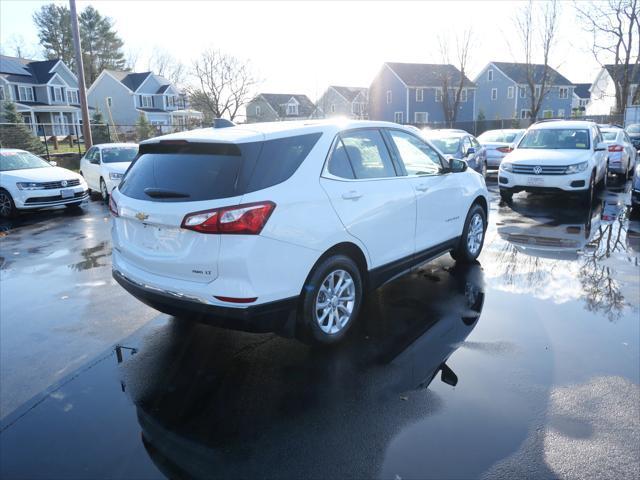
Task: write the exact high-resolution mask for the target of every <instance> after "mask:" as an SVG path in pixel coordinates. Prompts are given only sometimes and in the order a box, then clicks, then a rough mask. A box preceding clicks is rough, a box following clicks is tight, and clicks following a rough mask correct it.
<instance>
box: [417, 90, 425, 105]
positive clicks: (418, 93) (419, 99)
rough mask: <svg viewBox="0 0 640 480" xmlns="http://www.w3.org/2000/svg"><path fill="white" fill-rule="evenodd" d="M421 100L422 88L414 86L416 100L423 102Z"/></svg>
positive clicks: (422, 97) (422, 96) (422, 99)
mask: <svg viewBox="0 0 640 480" xmlns="http://www.w3.org/2000/svg"><path fill="white" fill-rule="evenodd" d="M423 101H424V89H423V88H416V102H423Z"/></svg>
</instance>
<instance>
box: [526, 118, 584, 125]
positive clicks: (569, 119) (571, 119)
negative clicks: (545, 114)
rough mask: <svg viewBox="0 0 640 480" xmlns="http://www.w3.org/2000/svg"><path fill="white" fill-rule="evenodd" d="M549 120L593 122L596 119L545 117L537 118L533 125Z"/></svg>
mask: <svg viewBox="0 0 640 480" xmlns="http://www.w3.org/2000/svg"><path fill="white" fill-rule="evenodd" d="M547 122H593V123H595V121H594V120H590V119H588V118H543V119H541V120H536V121H535V122H533V123H532V124H531V125H537V124H538V123H547Z"/></svg>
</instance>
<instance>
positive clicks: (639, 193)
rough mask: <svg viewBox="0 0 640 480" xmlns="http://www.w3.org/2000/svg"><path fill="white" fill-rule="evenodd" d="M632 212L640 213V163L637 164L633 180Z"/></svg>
mask: <svg viewBox="0 0 640 480" xmlns="http://www.w3.org/2000/svg"><path fill="white" fill-rule="evenodd" d="M631 213H633V214H637V213H640V163H639V164H638V165H636V168H635V170H634V172H633V180H631Z"/></svg>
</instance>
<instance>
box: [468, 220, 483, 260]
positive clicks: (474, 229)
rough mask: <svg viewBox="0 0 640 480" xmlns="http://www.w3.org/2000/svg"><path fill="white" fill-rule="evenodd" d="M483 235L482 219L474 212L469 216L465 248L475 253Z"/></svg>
mask: <svg viewBox="0 0 640 480" xmlns="http://www.w3.org/2000/svg"><path fill="white" fill-rule="evenodd" d="M483 237H484V221H483V220H482V216H481V215H480V214H479V213H475V214H474V215H473V217H471V222H470V223H469V231H468V232H467V248H468V249H469V253H471V255H476V254H477V253H478V251H479V250H480V246H481V245H482V238H483Z"/></svg>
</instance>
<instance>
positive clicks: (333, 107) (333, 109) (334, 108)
mask: <svg viewBox="0 0 640 480" xmlns="http://www.w3.org/2000/svg"><path fill="white" fill-rule="evenodd" d="M330 110H331V113H336V105H335V104H334V103H332V104H331V108H330Z"/></svg>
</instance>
